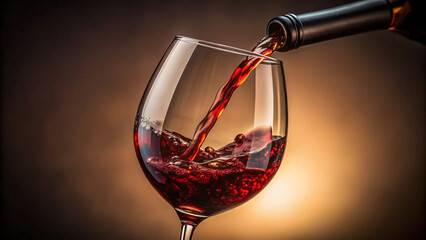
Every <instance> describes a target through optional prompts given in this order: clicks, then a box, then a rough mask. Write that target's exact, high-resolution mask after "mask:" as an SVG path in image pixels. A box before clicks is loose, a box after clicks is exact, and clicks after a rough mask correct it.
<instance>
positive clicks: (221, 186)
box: [134, 121, 285, 221]
mask: <svg viewBox="0 0 426 240" xmlns="http://www.w3.org/2000/svg"><path fill="white" fill-rule="evenodd" d="M134 141H135V147H136V152H137V155H138V158H139V161H140V164H141V166H142V169H143V170H144V172H145V175H146V176H147V177H148V179H149V181H150V182H151V184H152V185H153V186H154V187H155V188H156V190H157V191H158V192H159V193H160V194H161V196H163V197H164V198H165V199H166V200H167V201H168V202H169V203H170V204H171V205H172V206H173V207H174V208H175V209H176V210H177V211H178V212H183V213H185V214H184V215H185V217H186V218H188V217H189V218H191V217H193V216H195V217H198V218H200V217H201V219H203V217H208V216H211V215H214V214H217V213H219V212H222V211H224V210H227V209H230V208H233V207H235V206H238V205H240V204H242V203H244V202H245V201H247V200H249V199H250V198H252V197H253V196H255V195H256V194H257V193H259V192H260V191H261V190H262V189H263V188H264V187H265V186H266V184H268V183H269V181H270V180H271V178H272V177H273V176H274V175H275V173H276V171H277V170H278V167H279V166H280V163H281V159H282V156H283V153H284V147H285V138H283V137H279V136H273V135H272V129H271V127H258V128H256V129H253V130H252V131H250V132H248V133H246V134H238V135H237V136H236V137H235V139H234V141H233V142H231V143H229V144H227V145H226V146H223V147H222V148H220V149H217V150H214V149H213V148H212V147H206V148H204V149H202V148H200V149H199V151H198V152H197V155H196V156H195V157H194V160H193V161H191V160H185V159H181V158H180V157H179V156H180V155H181V154H182V153H184V152H185V151H186V150H187V149H188V147H189V145H190V142H191V139H189V138H187V137H185V136H182V135H181V134H179V133H176V132H169V131H167V130H164V129H163V130H161V127H159V126H156V125H155V124H154V123H152V122H146V121H141V122H139V123H137V124H136V128H135V136H134ZM188 215H189V216H188ZM189 220H191V221H194V220H195V219H189Z"/></svg>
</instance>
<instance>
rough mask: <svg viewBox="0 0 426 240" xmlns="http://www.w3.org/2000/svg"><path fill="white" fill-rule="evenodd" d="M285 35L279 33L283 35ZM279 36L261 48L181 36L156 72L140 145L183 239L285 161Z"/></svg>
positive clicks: (249, 194) (142, 113)
mask: <svg viewBox="0 0 426 240" xmlns="http://www.w3.org/2000/svg"><path fill="white" fill-rule="evenodd" d="M278 40H279V39H278ZM278 40H277V38H274V37H269V38H267V39H264V40H263V41H262V42H261V44H259V45H258V46H257V47H256V48H255V49H254V51H246V50H242V49H238V48H234V47H229V46H225V45H221V44H216V43H211V42H207V41H201V40H197V39H193V38H188V37H180V36H177V37H176V38H175V39H174V40H173V42H172V43H171V45H170V46H169V48H168V49H167V51H166V53H165V54H164V56H163V58H162V59H161V61H160V63H159V64H158V66H157V68H156V70H155V72H154V74H153V75H152V77H151V80H150V82H149V83H148V86H147V87H146V90H145V92H144V94H143V97H142V100H141V102H140V105H139V109H138V112H137V116H136V121H135V128H134V145H135V149H136V154H137V156H138V159H139V163H140V165H141V167H142V170H143V172H144V173H145V176H146V177H147V179H148V180H149V182H150V183H151V184H152V186H153V187H154V188H155V189H156V190H157V192H158V193H159V194H160V195H161V196H162V197H163V198H164V199H165V200H166V201H167V202H168V203H169V204H170V205H171V206H172V207H173V208H174V209H175V211H176V213H177V214H178V216H179V218H180V221H181V224H182V231H181V239H187V240H189V239H191V238H192V234H193V231H194V229H195V227H196V226H197V225H198V224H199V223H200V222H201V221H203V220H204V219H206V218H208V217H210V216H213V215H216V214H218V213H221V212H223V211H226V210H229V209H231V208H234V207H236V206H239V205H241V204H243V203H244V202H246V201H248V200H249V199H251V198H253V197H254V196H255V195H256V194H258V193H259V192H260V191H261V190H262V189H263V188H264V187H265V186H266V185H267V184H268V183H269V182H270V181H271V179H272V177H273V176H274V175H275V173H276V171H277V170H278V168H279V166H280V165H281V160H282V157H283V154H284V148H285V144H286V134H287V100H286V89H285V83H284V74H283V67H282V62H281V61H279V60H277V59H274V58H271V57H269V56H267V55H269V54H271V53H272V52H273V51H274V49H275V48H276V46H277V45H278V44H279V43H278Z"/></svg>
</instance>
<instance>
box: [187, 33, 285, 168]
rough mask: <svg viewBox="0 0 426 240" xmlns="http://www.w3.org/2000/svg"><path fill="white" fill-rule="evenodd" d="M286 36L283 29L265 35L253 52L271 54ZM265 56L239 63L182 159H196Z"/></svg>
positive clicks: (217, 95)
mask: <svg viewBox="0 0 426 240" xmlns="http://www.w3.org/2000/svg"><path fill="white" fill-rule="evenodd" d="M284 43H285V37H284V34H283V31H282V29H279V30H278V31H276V32H274V33H272V34H270V35H267V36H265V37H264V38H263V39H262V40H261V41H260V42H259V43H258V44H257V45H256V46H255V47H254V48H253V49H252V52H253V53H257V54H262V55H264V56H270V55H271V54H272V53H273V52H274V51H275V50H277V49H280V48H282V47H283V46H284ZM263 59H264V58H260V57H253V56H248V57H246V59H244V61H242V62H241V63H240V65H238V67H237V68H236V69H235V70H234V72H233V73H232V75H231V78H230V79H229V80H228V81H227V82H226V83H225V84H223V85H222V87H221V88H220V89H219V91H218V92H217V94H216V97H215V99H214V101H213V103H212V105H211V107H210V109H209V111H208V112H207V114H206V116H205V117H204V118H203V120H201V122H200V123H199V124H198V126H197V129H196V130H195V133H194V136H193V138H192V141H191V143H190V145H189V147H188V149H186V151H185V152H184V153H183V154H182V155H181V156H180V158H181V159H188V160H191V161H192V160H194V158H195V157H196V156H197V154H198V152H199V150H200V147H201V145H202V144H203V142H204V140H205V139H206V137H207V135H208V134H209V132H210V130H211V129H212V128H213V126H214V124H215V123H216V121H217V119H218V118H219V117H220V115H221V114H222V113H223V111H224V110H225V108H226V105H228V103H229V100H230V98H231V97H232V94H233V93H234V91H235V90H236V89H237V88H238V87H239V86H240V85H241V84H242V83H244V81H245V80H246V79H247V77H248V76H249V74H250V73H251V71H253V69H255V68H256V67H257V65H259V64H260V63H261V62H262V61H263Z"/></svg>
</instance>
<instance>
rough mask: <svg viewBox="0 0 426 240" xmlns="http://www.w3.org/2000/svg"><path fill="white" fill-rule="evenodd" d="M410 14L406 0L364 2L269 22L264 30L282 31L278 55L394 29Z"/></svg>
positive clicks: (281, 17)
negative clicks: (364, 33)
mask: <svg viewBox="0 0 426 240" xmlns="http://www.w3.org/2000/svg"><path fill="white" fill-rule="evenodd" d="M410 11H411V9H410V5H409V3H408V1H407V0H364V1H359V2H354V3H350V4H346V5H342V6H338V7H335V8H330V9H325V10H320V11H316V12H310V13H304V14H300V15H295V14H286V15H283V16H279V17H276V18H273V19H272V20H271V21H270V22H269V24H268V27H267V33H268V34H271V33H273V32H275V31H277V30H279V29H282V30H283V32H284V34H285V36H286V42H285V44H284V47H283V48H281V49H279V50H278V51H281V52H285V51H289V50H292V49H296V48H298V47H300V46H303V45H308V44H313V43H317V42H322V41H325V40H330V39H334V38H339V37H344V36H349V35H353V34H357V33H362V32H368V31H373V30H379V29H394V28H395V27H397V26H398V25H399V24H401V22H403V21H402V20H403V19H404V18H405V16H406V15H407V14H408V13H409V12H410Z"/></svg>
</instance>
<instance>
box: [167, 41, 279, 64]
mask: <svg viewBox="0 0 426 240" xmlns="http://www.w3.org/2000/svg"><path fill="white" fill-rule="evenodd" d="M175 40H181V41H184V42H188V43H193V44H197V45H200V46H203V47H208V48H212V49H216V50H219V51H224V52H229V53H234V54H238V55H243V56H252V57H257V58H263V59H264V60H263V61H262V62H263V63H275V64H282V61H281V60H279V59H276V58H273V57H269V56H265V55H262V54H260V53H254V52H252V51H249V50H245V49H241V48H237V47H232V46H228V45H225V44H220V43H214V42H209V41H205V40H199V39H195V38H191V37H185V36H180V35H176V36H175ZM265 60H267V61H265Z"/></svg>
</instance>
